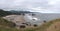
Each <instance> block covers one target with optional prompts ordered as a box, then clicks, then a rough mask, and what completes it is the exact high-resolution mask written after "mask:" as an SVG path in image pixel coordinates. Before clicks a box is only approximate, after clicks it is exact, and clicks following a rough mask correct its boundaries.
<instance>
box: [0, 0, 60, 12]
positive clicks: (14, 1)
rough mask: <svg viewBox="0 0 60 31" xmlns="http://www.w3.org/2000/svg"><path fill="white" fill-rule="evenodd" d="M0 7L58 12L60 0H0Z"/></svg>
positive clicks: (59, 10)
mask: <svg viewBox="0 0 60 31" xmlns="http://www.w3.org/2000/svg"><path fill="white" fill-rule="evenodd" d="M0 9H4V10H8V11H9V10H10V9H15V10H16V9H18V10H20V9H24V10H27V11H32V12H41V13H60V0H0Z"/></svg>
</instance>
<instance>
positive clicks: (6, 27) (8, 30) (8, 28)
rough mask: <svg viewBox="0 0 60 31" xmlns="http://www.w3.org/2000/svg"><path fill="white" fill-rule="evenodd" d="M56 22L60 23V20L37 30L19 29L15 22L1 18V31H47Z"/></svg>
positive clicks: (43, 25)
mask: <svg viewBox="0 0 60 31" xmlns="http://www.w3.org/2000/svg"><path fill="white" fill-rule="evenodd" d="M55 22H60V19H55V20H52V21H50V22H46V23H44V24H42V25H41V26H39V27H36V28H24V29H17V28H15V25H14V23H13V22H11V21H7V20H5V19H3V18H0V31H46V29H47V28H48V27H50V26H51V25H52V24H53V23H55Z"/></svg>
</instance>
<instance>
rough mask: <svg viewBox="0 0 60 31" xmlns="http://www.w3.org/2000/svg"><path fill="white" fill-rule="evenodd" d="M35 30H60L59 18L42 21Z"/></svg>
mask: <svg viewBox="0 0 60 31" xmlns="http://www.w3.org/2000/svg"><path fill="white" fill-rule="evenodd" d="M35 31H60V19H55V20H52V21H50V22H47V23H44V24H42V25H41V26H40V27H39V28H36V29H35Z"/></svg>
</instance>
